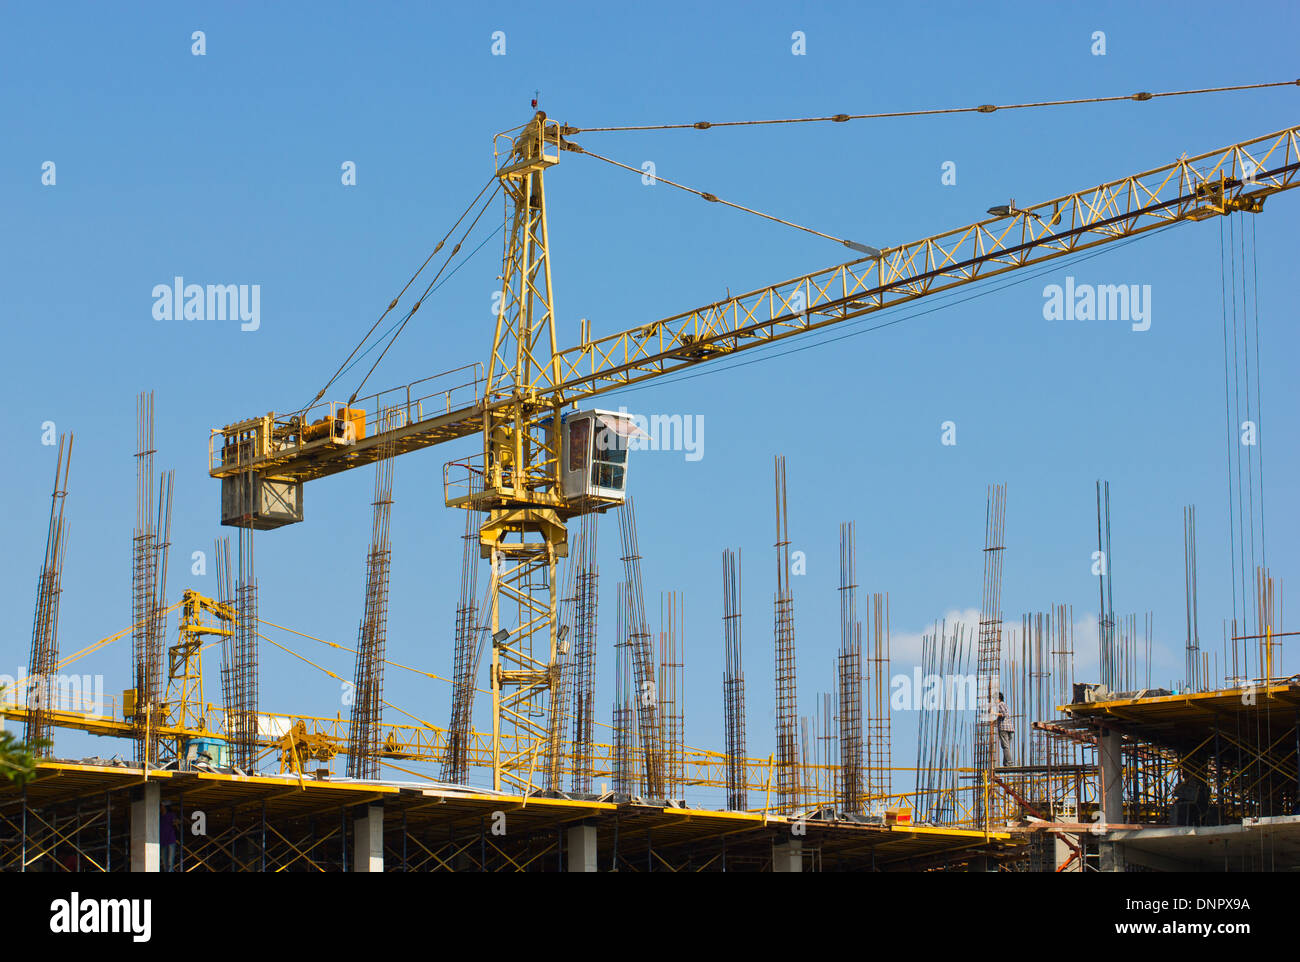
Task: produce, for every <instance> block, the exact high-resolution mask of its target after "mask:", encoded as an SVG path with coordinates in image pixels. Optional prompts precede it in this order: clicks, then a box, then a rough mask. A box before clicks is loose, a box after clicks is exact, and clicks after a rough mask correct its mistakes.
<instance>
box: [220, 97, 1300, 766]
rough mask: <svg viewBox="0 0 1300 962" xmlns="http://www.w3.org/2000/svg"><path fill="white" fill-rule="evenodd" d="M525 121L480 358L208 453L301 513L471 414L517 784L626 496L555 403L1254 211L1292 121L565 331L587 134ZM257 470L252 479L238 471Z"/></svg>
mask: <svg viewBox="0 0 1300 962" xmlns="http://www.w3.org/2000/svg"><path fill="white" fill-rule="evenodd" d="M517 131H518V132H517V133H515V132H514V131H512V132H511V133H515V136H513V137H511V136H510V135H509V134H500V135H498V137H497V149H496V177H497V179H498V180H499V182H500V185H501V187H502V189H503V191H504V194H505V198H506V228H507V234H506V248H505V257H504V260H503V272H502V284H501V290H500V294H499V297H498V301H497V304H496V305H495V314H496V322H495V330H494V334H493V340H492V351H491V354H490V356H489V359H488V363H487V367H486V372H485V374H482V375H480V370H481V369H480V368H479V367H478V366H475V367H474V368H472V369H460V371H459V372H451V373H452V374H457V375H460V376H459V377H457V378H452V380H457V381H458V383H455V384H449V383H448V382H447V381H445V380H444V381H442V382H439V383H437V384H434V385H430V384H429V383H428V382H430V381H434V380H435V379H426V381H425V382H416V384H413V385H410V386H408V387H407V388H406V394H405V401H404V407H405V417H404V418H402V419H401V421H400V425H401V426H400V427H397V428H394V429H385V428H384V426H383V422H382V421H380V420H378V419H379V418H380V416H381V414H382V413H383V412H382V409H388V410H391V408H392V406H393V404H392V398H393V397H394V392H386V393H385V394H383V395H380V396H379V397H381V398H383V399H384V400H383V401H382V404H381V403H380V401H379V400H378V399H377V400H376V403H375V404H374V405H373V408H374V410H373V411H370V412H369V416H370V417H371V418H372V419H374V428H371V427H370V425H369V422H368V421H367V416H368V414H367V412H366V410H365V407H366V405H365V404H364V402H361V407H359V408H353V407H352V406H351V402H349V404H348V405H345V406H340V405H338V404H336V403H332V404H329V405H328V407H327V408H326V409H323V410H315V411H303V412H297V413H295V414H292V415H288V416H277V415H276V414H275V413H274V412H271V413H268V414H266V415H263V416H259V417H255V418H250V419H248V420H245V421H240V422H236V423H233V424H228V425H226V426H225V427H222V428H216V429H213V431H212V432H211V436H210V469H209V473H210V475H211V476H212V477H214V478H220V479H221V480H222V484H223V521H224V523H227V524H236V525H247V526H252V527H267V528H273V527H278V526H280V525H282V524H287V523H292V522H295V521H301V520H302V517H303V515H302V494H301V491H302V484H303V482H305V481H308V480H312V479H314V478H319V477H324V476H327V475H330V474H335V473H338V472H340V471H344V470H347V469H349V468H354V467H359V466H361V465H364V464H369V463H373V462H374V461H375V460H376V458H378V457H379V456H380V452H381V451H382V450H383V449H384V447H383V446H384V445H385V444H389V445H391V448H390V449H391V450H392V451H393V452H394V453H396V454H402V453H406V452H408V451H412V450H419V449H422V448H426V447H431V446H434V445H437V444H442V443H445V442H447V441H453V440H457V439H460V438H465V437H470V436H473V435H474V434H476V433H478V434H481V437H482V445H483V446H482V454H481V456H476V457H471V458H467V459H463V460H461V461H453V462H451V463H449V464H448V465H447V466H446V468H445V469H444V489H445V501H446V504H447V505H448V506H451V507H460V508H465V509H467V510H473V511H478V512H481V513H483V514H484V515H485V518H484V520H483V522H482V524H481V526H480V528H479V545H480V554H481V556H482V557H483V558H486V559H488V560H489V561H490V563H491V591H490V595H491V602H490V605H491V607H490V611H491V622H490V630H491V634H492V659H491V678H490V683H491V690H492V700H493V721H492V746H493V747H492V761H493V785H494V787H495V788H497V789H500V788H502V787H504V786H505V785H506V784H509V785H510V786H514V787H518V788H522V789H523V790H525V791H526V790H527V789H529V788H530V787H532V784H533V775H534V774H535V772H536V769H537V767H538V765H539V764H540V762H541V756H542V755H543V754H544V752H545V750H546V746H547V745H548V744H550V741H551V739H552V738H554V737H555V734H556V733H553V732H551V731H550V730H549V728H550V725H549V722H548V720H547V719H548V715H549V714H550V713H549V712H548V711H547V705H546V698H547V695H548V692H549V691H550V689H551V687H552V685H553V684H554V683H555V681H556V673H557V667H556V650H557V641H558V637H557V631H558V629H559V627H560V626H559V625H558V624H557V619H556V608H557V591H556V583H555V575H556V562H557V560H558V559H559V558H562V557H565V556H567V554H568V533H567V522H568V520H569V519H570V518H572V517H575V516H578V515H580V514H584V513H588V512H592V511H603V510H606V509H607V508H609V507H610V506H611V505H613V504H616V503H618V501H619V500H621V498H602V497H595V498H593V497H582V498H574V497H571V496H566V494H565V491H564V490H563V486H562V470H561V469H562V464H561V460H562V457H561V456H562V453H563V451H564V439H563V425H564V416H565V411H566V408H568V407H569V406H570V405H573V404H576V403H578V402H581V401H585V400H588V399H591V398H594V397H596V396H598V395H601V394H604V393H606V392H609V391H613V390H617V389H618V388H620V387H625V386H627V385H630V384H634V383H638V382H642V381H646V380H649V379H653V378H656V377H661V376H663V375H665V374H670V373H673V372H675V371H680V370H682V369H684V368H686V367H690V366H693V365H697V364H700V363H701V362H704V361H707V360H712V359H717V358H723V357H728V356H731V355H733V354H736V353H738V352H741V351H745V350H748V349H751V348H753V347H757V346H760V345H763V344H770V343H773V342H775V341H780V340H784V339H786V338H790V337H797V336H799V335H802V334H806V333H810V332H813V331H817V330H821V329H824V328H827V327H829V326H831V325H835V324H841V323H843V322H845V321H849V320H852V319H854V318H860V317H863V316H866V315H869V314H871V313H874V312H877V311H883V310H887V309H889V308H893V307H898V306H900V305H902V304H905V303H908V302H911V301H915V300H918V299H921V298H925V297H927V296H930V295H932V294H936V293H941V292H945V291H950V290H953V289H955V288H958V287H961V286H963V285H966V284H970V283H973V282H976V281H979V280H983V279H987V278H990V277H994V276H997V275H1000V274H1004V273H1007V272H1011V271H1016V270H1019V269H1020V268H1023V267H1028V266H1031V265H1034V264H1041V263H1044V262H1047V261H1050V260H1053V259H1055V258H1058V257H1063V256H1066V255H1069V254H1073V253H1077V252H1079V251H1083V250H1086V249H1089V248H1093V247H1097V246H1100V245H1104V244H1108V243H1112V242H1114V241H1118V240H1122V239H1124V238H1128V237H1133V236H1136V235H1140V234H1142V233H1145V232H1148V231H1152V230H1156V229H1159V228H1162V227H1166V226H1170V225H1172V224H1176V223H1180V222H1188V221H1192V222H1195V221H1201V220H1205V219H1208V218H1211V217H1215V216H1226V215H1229V214H1232V213H1236V212H1247V213H1258V212H1260V211H1261V210H1262V209H1263V204H1264V201H1265V200H1266V199H1267V198H1268V197H1269V196H1271V195H1272V194H1275V193H1279V192H1281V191H1285V190H1289V189H1291V188H1292V187H1294V186H1296V184H1297V180H1298V178H1300V126H1297V127H1289V128H1286V129H1284V130H1281V131H1278V132H1276V133H1272V134H1268V135H1265V136H1262V137H1258V138H1255V139H1253V140H1250V141H1245V142H1242V143H1238V144H1233V145H1231V146H1228V147H1225V148H1222V149H1219V150H1214V151H1209V152H1207V153H1204V154H1201V155H1198V156H1196V157H1190V158H1189V157H1187V156H1186V155H1184V156H1183V157H1180V158H1179V159H1178V160H1176V161H1174V162H1173V163H1171V164H1168V165H1165V166H1163V167H1158V168H1155V169H1153V170H1149V171H1146V172H1144V173H1141V174H1135V175H1130V176H1127V177H1124V178H1121V179H1119V180H1116V181H1112V182H1109V183H1105V184H1101V185H1099V186H1097V187H1093V188H1088V189H1086V190H1082V191H1078V192H1075V193H1071V194H1066V195H1063V196H1061V197H1057V198H1055V199H1053V200H1049V201H1045V202H1043V203H1040V204H1036V205H1033V206H1030V207H1023V208H1022V207H1016V206H1015V204H1014V202H1013V203H1012V204H1008V205H1006V206H1004V207H1001V208H993V209H991V210H990V214H991V217H990V218H989V219H986V220H983V221H979V222H977V223H974V224H970V225H967V226H964V227H959V228H956V229H954V230H949V231H946V232H944V233H941V234H937V235H934V236H931V237H927V238H924V239H922V240H919V241H914V242H911V243H908V244H902V245H899V246H896V247H891V248H886V249H883V250H880V251H874V252H872V253H871V254H870V255H869V256H868V257H864V258H861V259H858V260H855V261H851V262H849V263H844V264H837V265H835V266H833V267H830V268H827V269H825V270H821V271H814V272H812V273H809V274H804V275H800V276H798V277H794V278H791V279H789V280H787V281H783V282H780V283H777V284H773V285H769V286H766V287H761V288H758V289H756V290H753V291H749V292H747V293H744V294H740V295H737V296H735V297H731V296H728V297H727V298H725V299H722V300H719V301H716V302H714V303H712V304H708V305H705V306H703V307H700V308H697V309H695V310H692V311H687V312H685V313H682V314H678V315H675V316H673V317H670V318H665V319H662V320H657V321H652V322H649V323H645V324H640V325H637V326H636V327H633V328H629V329H628V330H625V331H622V332H619V333H616V334H612V335H609V336H606V337H603V338H598V339H594V340H592V339H589V338H588V337H586V336H585V333H584V338H583V341H582V343H580V344H578V345H576V346H574V347H571V348H567V349H565V350H562V351H561V350H559V349H558V348H557V344H556V331H555V302H554V298H553V290H552V281H551V265H550V257H549V247H548V237H547V220H546V194H545V186H544V175H545V172H546V170H547V169H548V168H550V167H553V166H555V164H557V163H558V162H559V159H560V155H561V153H562V152H565V151H568V152H573V153H578V154H581V153H582V152H583V150H582V148H581V147H580V146H579V145H577V144H575V143H573V142H572V141H570V140H569V139H567V138H568V137H569V136H570V135H571V134H572V133H574V132H575V131H574V129H573V128H569V127H566V126H564V125H561V124H558V123H557V122H555V121H553V120H551V119H549V118H548V117H547V116H546V115H545V114H544V113H542V112H541V111H538V112H537V113H536V114H535V116H534V117H533V118H531V119H530V120H529V121H528V122H527V123H526V124H524V125H523V126H522V128H517ZM467 370H473V374H472V376H471V375H468V374H463V372H465V371H467ZM398 390H399V392H400V390H401V389H398ZM425 390H427V391H428V392H429V393H427V394H422V393H421V392H422V391H425ZM397 396H398V397H399V398H400V397H401V395H400V394H398V395H397ZM397 406H399V407H400V406H402V402H401V401H400V400H399V403H398V405H397ZM313 413H319V414H321V417H319V418H318V419H316V420H313V419H312V416H313ZM250 477H251V479H253V480H255V482H256V484H254V485H247V484H246V483H243V482H244V481H245V480H247V479H249V478H250ZM243 490H252V491H255V492H256V493H255V494H254V495H253V496H252V502H253V503H251V504H250V503H247V500H245V501H240V500H239V498H240V497H241V496H240V495H239V492H240V491H243Z"/></svg>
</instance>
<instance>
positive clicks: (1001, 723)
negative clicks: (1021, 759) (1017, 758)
mask: <svg viewBox="0 0 1300 962" xmlns="http://www.w3.org/2000/svg"><path fill="white" fill-rule="evenodd" d="M994 712H995V714H996V715H997V721H996V724H997V729H998V741H999V742H1000V743H1001V745H1002V767H1003V768H1009V767H1010V766H1011V739H1012V738H1013V737H1015V734H1016V726H1015V723H1014V722H1013V721H1012V720H1011V709H1009V708H1008V707H1007V703H1006V702H1005V701H1003V700H1002V692H998V703H997V707H996V708H994Z"/></svg>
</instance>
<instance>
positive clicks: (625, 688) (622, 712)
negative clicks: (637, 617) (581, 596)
mask: <svg viewBox="0 0 1300 962" xmlns="http://www.w3.org/2000/svg"><path fill="white" fill-rule="evenodd" d="M617 595H618V612H617V614H618V618H617V625H616V628H615V631H616V640H615V642H614V719H613V720H614V726H613V727H614V791H615V793H617V794H619V795H631V794H633V793H634V791H635V790H636V786H637V783H638V780H639V778H640V774H639V772H640V769H639V766H638V765H637V757H636V720H635V715H636V709H635V707H634V699H635V693H636V690H635V688H634V687H633V673H632V661H633V658H632V641H631V638H630V636H629V634H628V631H629V629H628V625H629V622H630V618H629V614H628V605H629V603H630V602H629V596H628V590H627V585H626V584H625V583H624V582H621V581H620V582H619V583H618V588H617Z"/></svg>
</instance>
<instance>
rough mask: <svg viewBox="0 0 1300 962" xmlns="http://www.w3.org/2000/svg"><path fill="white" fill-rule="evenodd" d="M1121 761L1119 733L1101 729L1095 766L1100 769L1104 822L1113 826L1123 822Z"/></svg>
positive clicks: (1122, 772) (1122, 773)
mask: <svg viewBox="0 0 1300 962" xmlns="http://www.w3.org/2000/svg"><path fill="white" fill-rule="evenodd" d="M1122 759H1123V755H1122V753H1121V749H1120V734H1119V732H1117V731H1112V730H1111V729H1109V728H1103V729H1102V730H1101V737H1100V739H1099V740H1098V743H1097V765H1098V767H1099V768H1100V769H1101V772H1100V774H1101V790H1102V798H1101V810H1102V814H1103V815H1104V816H1105V818H1106V821H1107V822H1110V823H1115V824H1119V823H1122V822H1123V821H1124V771H1123V767H1122V765H1121V762H1122Z"/></svg>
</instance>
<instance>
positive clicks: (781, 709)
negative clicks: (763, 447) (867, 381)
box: [773, 455, 800, 812]
mask: <svg viewBox="0 0 1300 962" xmlns="http://www.w3.org/2000/svg"><path fill="white" fill-rule="evenodd" d="M788 507H789V506H788V504H787V501H786V486H785V457H784V456H782V455H777V457H776V545H775V547H776V595H775V597H774V601H773V609H774V611H773V614H774V619H773V621H774V630H773V634H774V641H775V645H774V647H775V653H776V782H777V807H778V809H779V810H780V811H782V812H793V811H794V810H795V809H797V808H798V807H799V805H800V786H799V754H798V744H797V737H798V724H799V708H798V700H797V691H796V684H795V646H794V597H793V595H792V594H791V591H790V533H789V515H788Z"/></svg>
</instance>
